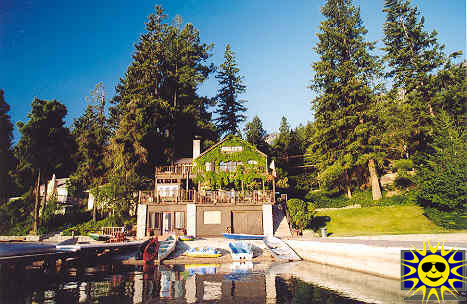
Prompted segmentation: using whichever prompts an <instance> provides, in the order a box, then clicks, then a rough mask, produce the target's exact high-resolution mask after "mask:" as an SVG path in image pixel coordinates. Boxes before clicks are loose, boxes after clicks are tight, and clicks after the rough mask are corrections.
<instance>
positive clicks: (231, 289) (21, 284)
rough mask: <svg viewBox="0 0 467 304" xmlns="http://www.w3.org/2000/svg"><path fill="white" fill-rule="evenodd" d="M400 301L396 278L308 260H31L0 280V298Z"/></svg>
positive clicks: (58, 300)
mask: <svg viewBox="0 0 467 304" xmlns="http://www.w3.org/2000/svg"><path fill="white" fill-rule="evenodd" d="M368 282H369V283H368ZM367 283H368V284H370V285H369V286H368V287H367V288H365V286H364V285H365V284H367ZM372 284H373V285H372ZM375 284H376V285H375ZM378 286H379V287H378ZM393 289H396V290H393ZM401 302H403V299H402V298H401V293H400V283H399V282H398V281H392V280H386V279H382V278H377V277H373V276H369V275H364V274H359V273H355V272H349V271H346V270H342V269H338V268H333V267H329V266H323V265H317V264H312V263H308V262H298V263H286V264H264V263H261V264H253V263H243V264H236V263H234V264H222V265H216V264H211V265H173V266H172V265H171V266H165V265H161V266H151V267H143V266H127V265H95V266H86V267H78V268H76V266H75V267H72V266H68V267H63V268H61V269H59V270H58V272H57V273H56V274H44V272H43V271H42V270H41V269H39V268H35V269H28V270H26V271H23V272H18V271H11V272H10V273H8V274H6V275H5V274H3V275H2V278H1V283H0V303H22V304H24V303H115V304H118V303H242V304H247V303H329V304H331V303H343V304H346V303H401Z"/></svg>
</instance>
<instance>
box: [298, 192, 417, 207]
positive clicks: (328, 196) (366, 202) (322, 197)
mask: <svg viewBox="0 0 467 304" xmlns="http://www.w3.org/2000/svg"><path fill="white" fill-rule="evenodd" d="M306 199H307V200H310V201H312V202H313V203H315V204H316V205H317V207H318V208H343V207H347V206H351V205H357V204H358V205H360V206H361V207H374V206H393V205H413V204H415V203H416V200H415V197H414V192H413V191H412V192H406V193H405V194H401V195H394V196H391V197H383V198H382V199H380V200H378V201H374V200H373V197H372V195H371V191H356V192H354V193H353V194H352V199H348V198H347V196H346V195H345V194H344V193H341V192H337V191H314V192H309V193H308V194H307V196H306Z"/></svg>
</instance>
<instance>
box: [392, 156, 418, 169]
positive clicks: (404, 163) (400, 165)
mask: <svg viewBox="0 0 467 304" xmlns="http://www.w3.org/2000/svg"><path fill="white" fill-rule="evenodd" d="M392 166H393V167H394V168H395V169H396V170H397V171H398V172H399V171H404V172H407V171H409V170H412V169H413V168H414V163H413V161H412V160H410V159H398V160H395V161H393V162H392Z"/></svg>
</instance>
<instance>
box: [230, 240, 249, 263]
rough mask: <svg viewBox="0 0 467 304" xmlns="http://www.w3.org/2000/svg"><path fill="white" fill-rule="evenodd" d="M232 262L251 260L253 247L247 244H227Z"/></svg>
mask: <svg viewBox="0 0 467 304" xmlns="http://www.w3.org/2000/svg"><path fill="white" fill-rule="evenodd" d="M229 247H230V252H231V255H232V260H251V259H253V245H251V244H250V243H247V242H234V243H229Z"/></svg>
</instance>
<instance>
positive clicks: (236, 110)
mask: <svg viewBox="0 0 467 304" xmlns="http://www.w3.org/2000/svg"><path fill="white" fill-rule="evenodd" d="M224 59H225V61H224V63H223V64H221V66H220V69H219V71H218V73H217V75H216V78H217V79H218V80H219V89H218V91H217V92H218V94H217V96H216V97H215V99H216V100H217V102H218V109H217V111H216V113H217V114H219V117H218V118H216V119H215V121H216V125H217V128H218V130H219V133H220V134H221V135H224V134H228V133H231V134H240V123H242V122H243V121H245V119H246V115H245V112H246V110H247V108H246V107H245V105H244V104H245V101H244V100H240V99H239V98H238V95H240V94H242V93H245V91H246V86H245V85H244V84H243V81H242V77H241V76H240V75H238V72H240V69H239V68H238V66H237V62H236V59H235V53H234V52H233V51H232V50H231V49H230V45H229V44H227V45H226V47H225V53H224Z"/></svg>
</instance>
